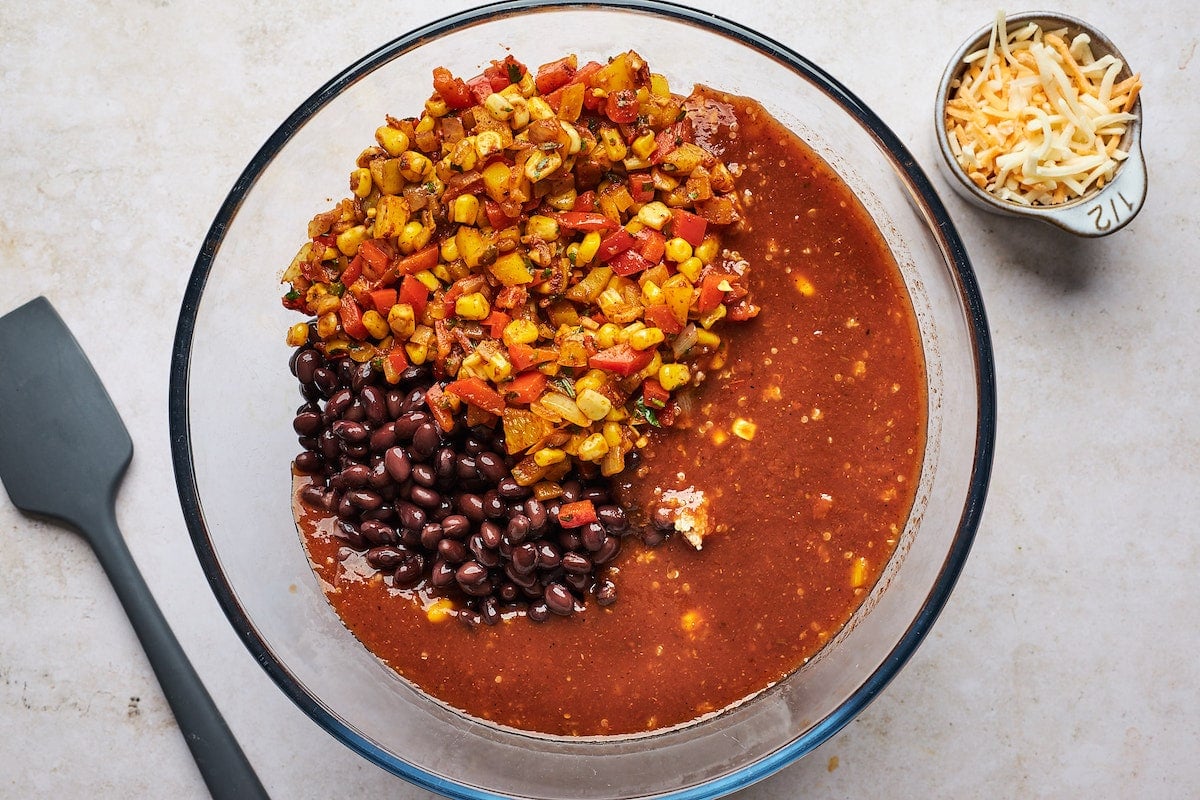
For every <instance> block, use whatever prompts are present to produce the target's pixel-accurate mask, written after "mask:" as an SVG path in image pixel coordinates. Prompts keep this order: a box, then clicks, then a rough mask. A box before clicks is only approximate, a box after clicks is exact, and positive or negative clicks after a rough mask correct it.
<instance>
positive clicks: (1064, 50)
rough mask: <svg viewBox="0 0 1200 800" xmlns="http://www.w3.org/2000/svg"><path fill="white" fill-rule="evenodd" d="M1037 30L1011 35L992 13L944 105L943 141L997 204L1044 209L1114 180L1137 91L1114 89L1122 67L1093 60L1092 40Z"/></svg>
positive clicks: (1135, 83)
mask: <svg viewBox="0 0 1200 800" xmlns="http://www.w3.org/2000/svg"><path fill="white" fill-rule="evenodd" d="M1066 35H1067V32H1066V30H1065V29H1063V30H1057V31H1043V30H1042V29H1041V27H1040V26H1038V25H1037V24H1036V23H1032V22H1031V23H1029V24H1026V25H1022V26H1020V27H1017V28H1014V29H1013V30H1008V28H1007V26H1006V25H1005V19H1004V12H1003V11H1001V12H1000V13H999V14H997V17H996V22H995V24H994V25H993V27H992V33H991V37H990V39H989V41H988V46H987V47H986V48H983V49H980V50H977V51H975V52H973V53H970V54H969V55H967V56H966V57H965V58H964V59H963V62H964V63H965V64H966V69H965V71H964V72H963V73H962V75H961V76H959V77H958V78H957V79H955V80H954V81H953V82H952V83H951V85H950V89H951V92H952V95H951V97H950V99H949V100H948V102H947V104H946V116H945V125H946V136H947V140H948V141H949V144H950V150H951V152H952V153H953V155H954V158H955V160H956V161H957V162H958V165H959V166H960V167H962V169H963V171H964V172H965V173H966V174H967V176H968V178H970V180H971V181H972V182H973V183H974V184H975V185H977V186H979V187H980V188H982V189H985V190H986V191H988V192H991V193H992V194H994V195H995V196H996V197H998V198H1001V199H1003V200H1010V201H1013V202H1016V203H1021V204H1023V205H1051V204H1056V203H1063V202H1066V201H1068V200H1074V199H1077V198H1079V197H1082V196H1083V195H1084V194H1086V193H1087V192H1089V191H1090V190H1092V189H1098V188H1100V187H1102V186H1104V184H1105V183H1107V182H1109V181H1111V180H1112V178H1113V175H1114V174H1115V173H1116V170H1117V168H1118V167H1119V166H1120V163H1121V162H1122V161H1124V160H1125V158H1126V157H1127V155H1128V154H1127V153H1126V152H1125V151H1123V150H1121V149H1120V143H1121V139H1122V137H1123V136H1124V135H1125V131H1126V129H1127V127H1128V124H1129V123H1130V122H1131V121H1133V120H1134V119H1135V118H1136V117H1135V116H1134V114H1132V113H1131V109H1132V108H1133V106H1134V103H1135V102H1137V97H1138V93H1139V92H1140V91H1141V88H1142V81H1141V76H1140V75H1132V76H1131V77H1128V78H1126V79H1124V80H1122V81H1120V82H1118V81H1117V78H1118V77H1119V75H1120V73H1121V70H1122V69H1123V68H1124V64H1123V63H1122V62H1121V60H1120V59H1118V58H1116V57H1115V56H1113V55H1111V54H1108V55H1104V56H1102V57H1101V58H1095V57H1094V56H1093V54H1092V50H1091V46H1090V45H1091V40H1090V38H1089V37H1088V36H1087V35H1086V34H1080V35H1078V36H1076V37H1074V39H1072V40H1071V42H1070V43H1068V42H1067V41H1066V39H1065V37H1066Z"/></svg>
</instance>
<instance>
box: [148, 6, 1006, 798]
mask: <svg viewBox="0 0 1200 800" xmlns="http://www.w3.org/2000/svg"><path fill="white" fill-rule="evenodd" d="M631 48H632V49H635V50H637V51H638V52H639V53H640V54H641V55H642V56H644V57H645V58H646V59H647V60H648V61H649V63H650V64H651V65H652V66H653V68H654V69H655V71H658V72H662V73H665V74H666V75H667V77H668V78H669V79H670V82H671V85H672V86H673V87H675V88H676V89H677V90H679V89H680V88H681V87H689V86H691V85H692V83H695V82H700V83H707V84H708V85H711V86H713V87H715V88H718V89H721V90H725V91H729V92H733V93H737V94H744V95H749V96H752V97H754V98H756V99H757V100H759V101H761V102H762V104H763V105H764V106H766V108H767V109H768V110H769V111H771V112H772V113H773V114H774V115H775V116H776V117H777V118H779V119H780V120H782V121H783V122H784V123H785V124H787V125H788V126H789V127H790V128H791V129H792V130H794V131H795V132H797V133H798V134H799V135H800V136H801V137H803V138H804V139H805V140H806V141H807V142H808V143H809V144H810V145H811V146H812V148H813V149H814V150H815V151H816V152H817V153H818V154H820V155H821V156H822V157H823V158H824V159H825V160H826V161H828V162H829V163H830V164H831V165H832V166H833V167H834V168H835V169H836V170H837V171H838V172H839V173H840V174H841V176H842V177H843V178H844V179H845V180H846V181H847V182H848V183H849V185H850V186H851V187H852V188H853V189H854V191H855V192H856V193H857V194H858V196H859V197H860V198H861V199H862V200H863V202H864V203H865V205H866V207H867V209H868V210H869V211H870V213H871V214H872V215H873V217H874V219H875V221H876V223H877V224H878V226H879V228H880V230H881V231H882V232H883V234H884V236H885V237H886V239H887V241H888V243H889V245H890V246H891V248H892V249H893V251H894V252H895V255H896V257H897V261H898V262H899V264H900V266H901V269H902V272H903V275H904V279H905V281H906V283H907V286H908V290H909V293H910V296H911V298H912V302H913V305H914V307H915V308H916V311H917V316H918V319H919V326H920V333H921V339H922V343H923V346H924V350H925V358H926V362H927V367H928V376H929V387H928V389H929V391H928V397H929V409H928V411H929V436H928V442H927V447H926V452H925V460H924V467H923V472H922V477H921V483H920V488H919V492H918V497H917V502H916V504H915V506H914V509H913V511H912V514H911V517H910V519H909V521H908V524H907V526H906V529H905V531H904V533H903V536H902V539H901V542H900V545H899V547H898V549H897V552H896V554H895V556H894V557H893V558H892V560H891V561H890V562H889V564H888V566H887V568H886V570H885V572H884V575H883V577H882V578H881V579H880V580H879V582H878V583H877V585H876V586H875V587H874V589H873V590H872V591H871V592H870V593H869V595H868V596H867V599H866V601H865V602H864V603H863V605H862V607H861V608H860V609H859V610H858V612H857V613H856V614H855V615H854V616H853V618H852V620H851V621H850V623H849V624H848V625H847V626H846V627H845V628H844V629H843V630H842V631H841V632H840V634H838V635H837V636H836V637H835V638H834V639H832V640H831V641H830V642H829V643H828V644H827V646H826V647H825V648H824V649H823V650H822V651H821V652H820V653H819V654H818V655H817V656H816V657H815V658H813V659H812V660H811V661H810V662H809V663H807V664H806V665H805V666H804V667H802V668H801V669H799V670H798V671H796V672H795V673H793V674H792V675H790V676H789V677H788V678H786V679H785V680H782V681H780V682H779V683H777V684H776V685H774V686H773V687H771V688H770V689H768V690H766V691H764V692H762V693H760V694H759V695H757V696H756V697H754V698H753V699H752V700H750V701H748V702H745V703H742V704H740V705H738V706H736V707H734V708H731V709H729V710H727V711H725V712H723V713H721V714H719V715H716V716H714V717H711V718H707V719H705V720H704V721H702V722H698V723H695V724H692V725H688V726H685V727H681V728H677V729H671V730H666V731H662V732H658V733H654V734H650V735H641V736H638V737H630V738H600V739H587V740H572V739H566V738H554V737H546V736H538V735H532V734H526V733H521V732H516V731H512V730H507V729H501V728H499V727H496V726H492V725H488V724H485V723H482V722H479V721H476V720H474V719H471V718H468V717H467V716H465V715H463V714H460V713H458V712H456V711H454V710H453V709H450V708H448V707H446V706H444V705H442V704H440V703H439V702H436V701H434V700H432V699H431V698H429V697H428V696H427V695H425V694H423V693H422V692H420V691H418V690H417V689H415V688H414V687H413V686H412V685H411V684H409V683H407V682H406V681H404V680H403V679H401V678H399V677H398V676H397V675H396V674H395V673H394V672H392V671H391V670H390V669H389V668H387V667H386V666H384V665H383V664H382V663H381V662H380V661H378V660H377V659H376V658H375V657H374V656H373V655H372V654H371V653H370V652H368V651H367V650H366V649H365V648H364V647H363V646H362V645H361V644H359V642H358V641H357V640H356V639H355V638H354V637H353V636H352V635H351V634H350V633H349V632H348V631H347V630H346V628H345V627H344V626H343V625H342V623H341V621H340V619H339V618H338V617H337V615H336V614H335V613H334V611H333V610H332V608H331V607H330V605H329V604H328V603H327V602H326V599H325V596H324V595H323V594H322V591H321V587H320V585H319V584H318V582H317V580H316V578H315V577H314V575H313V572H312V570H311V569H310V566H309V563H308V561H307V557H306V554H305V552H304V550H303V548H302V547H301V545H300V540H299V537H298V534H297V530H296V526H295V523H294V521H293V518H292V512H291V502H290V501H291V497H290V485H291V484H290V472H289V464H290V461H291V459H292V457H293V456H294V455H295V453H296V451H297V445H296V437H295V434H294V433H293V431H292V427H291V424H290V420H291V414H292V413H293V409H294V408H295V406H296V405H297V404H298V402H299V401H298V396H297V393H296V384H295V380H294V378H293V377H292V375H291V374H290V372H289V371H288V369H287V360H288V356H289V349H288V347H287V346H286V345H285V343H284V332H285V330H286V328H287V326H288V325H289V324H291V323H293V322H295V321H296V317H295V315H294V312H289V311H287V310H285V309H283V308H282V307H281V306H280V303H279V299H278V294H279V291H280V288H279V286H278V284H277V280H278V278H279V276H280V274H281V273H282V270H283V268H284V267H285V266H286V265H287V264H288V263H289V262H290V261H291V259H292V256H293V255H294V254H295V250H296V246H297V241H298V239H297V233H298V232H299V231H302V230H303V226H304V225H305V224H306V223H307V221H308V220H309V219H310V217H311V216H312V215H313V214H314V213H316V212H318V211H321V210H324V208H325V207H326V205H327V203H328V201H329V200H328V199H329V198H336V197H341V196H343V194H344V192H345V187H346V176H347V174H348V165H350V163H351V162H352V161H353V159H354V157H355V156H356V155H357V154H358V151H359V149H360V146H361V144H362V143H363V142H370V141H371V137H372V133H373V131H374V130H375V128H376V126H377V125H378V124H379V122H380V120H381V119H382V117H383V115H384V114H385V113H389V112H391V113H410V110H411V109H415V108H419V107H420V106H421V104H422V103H423V102H424V100H425V99H426V98H427V97H428V93H429V91H430V89H429V87H430V75H431V73H432V70H433V68H434V67H437V66H440V65H446V66H449V67H450V68H451V69H452V70H453V71H454V72H455V73H456V74H460V75H465V74H474V71H478V70H479V69H480V68H481V67H482V66H485V65H486V64H487V63H488V62H489V61H490V60H491V59H493V58H500V57H502V56H503V55H504V53H505V52H508V51H511V52H512V53H514V54H515V55H517V56H518V57H519V58H520V59H521V60H522V61H524V62H525V63H527V64H531V65H536V64H540V63H544V62H547V61H551V60H553V59H555V58H557V57H560V56H561V55H563V54H565V53H568V52H574V53H577V54H578V55H579V57H580V59H581V63H582V61H585V60H588V59H598V60H603V59H605V58H606V57H608V56H609V55H612V54H616V53H619V52H623V51H625V50H628V49H631ZM699 54H703V56H701V55H699ZM684 90H685V91H686V88H684ZM170 415H171V435H172V443H173V447H174V462H175V469H176V475H177V482H178V487H179V494H180V499H181V502H182V505H183V510H184V513H185V516H186V518H187V522H188V525H189V528H190V531H191V535H192V538H193V540H194V543H195V547H196V551H197V554H198V555H199V558H200V561H201V563H202V564H203V567H204V570H205V572H206V574H207V577H208V579H209V581H210V583H211V585H212V588H213V591H214V592H215V594H216V596H217V598H218V600H219V602H220V603H221V605H222V607H223V608H224V611H225V613H226V614H227V615H228V617H229V619H230V621H231V622H232V623H233V625H234V627H235V628H236V630H237V631H238V633H239V635H240V636H241V637H242V639H243V641H244V642H245V644H246V646H247V647H248V648H249V649H250V651H251V652H252V653H253V654H254V656H255V658H256V659H257V660H258V661H259V663H261V664H262V665H263V667H264V669H266V671H267V672H268V673H269V674H270V676H271V677H272V678H273V679H274V680H275V682H276V683H277V684H278V685H279V687H280V688H281V689H282V690H283V691H284V692H285V693H286V694H287V695H288V696H289V697H290V698H291V699H292V700H293V701H295V702H296V704H297V705H299V706H300V708H302V709H303V710H304V711H305V712H306V713H307V714H309V715H310V716H311V717H312V718H313V719H314V720H316V721H317V722H318V723H319V724H320V725H321V726H323V727H324V728H325V729H326V730H328V731H329V733H330V734H331V736H332V737H333V738H334V739H337V740H340V741H341V742H343V743H344V744H346V745H347V746H349V747H351V748H352V749H354V750H355V751H357V752H358V753H360V754H361V755H362V756H364V757H365V758H367V759H369V760H371V761H373V762H375V763H376V764H378V765H380V766H382V767H384V768H386V769H388V770H390V771H392V772H393V773H395V774H396V775H399V776H401V777H403V778H405V779H407V780H409V781H411V782H413V783H415V784H418V785H420V786H423V787H425V788H427V789H430V790H433V791H436V792H440V793H442V794H445V795H448V796H451V797H457V798H493V797H517V798H565V797H571V798H577V800H599V799H600V798H630V797H670V798H709V797H716V796H719V795H722V794H726V793H728V792H731V791H733V790H735V789H738V788H741V787H744V786H746V785H748V784H750V783H752V782H754V781H756V780H758V779H760V778H763V777H765V776H766V775H769V774H771V773H772V772H774V771H776V770H778V769H780V768H781V767H783V766H785V765H786V764H788V763H790V762H792V761H793V760H795V759H797V758H799V757H801V756H803V755H804V754H806V753H808V752H810V751H811V750H813V749H814V748H815V747H816V746H817V745H819V744H820V743H822V742H823V741H825V740H826V739H828V738H829V737H830V736H832V735H833V734H834V733H835V732H837V731H838V730H839V729H840V728H842V727H843V726H844V725H846V723H848V722H849V721H850V720H851V719H852V718H853V717H854V716H855V715H856V714H857V713H858V712H859V711H861V710H862V709H863V707H864V706H865V705H866V704H867V703H868V702H870V700H871V699H872V698H873V697H875V696H876V695H877V694H878V693H879V692H880V691H881V690H882V689H883V687H884V686H885V685H886V684H887V683H888V681H889V680H890V679H891V678H892V677H893V676H894V675H895V674H896V672H897V670H899V669H900V667H901V666H902V665H903V664H904V663H905V662H906V661H907V659H908V658H909V657H910V656H911V655H912V653H913V651H914V649H915V648H916V646H917V645H918V644H919V643H920V642H921V641H922V640H923V639H924V638H925V636H926V635H927V634H928V631H929V628H930V625H931V624H932V623H933V621H934V619H935V617H936V616H937V614H938V612H939V611H940V610H941V608H942V606H943V604H944V603H945V602H946V599H947V596H948V595H949V593H950V591H951V588H952V586H953V584H954V582H955V579H956V577H957V575H958V573H959V571H960V569H961V567H962V565H963V562H964V560H965V558H966V556H967V552H968V550H969V548H970V544H971V540H972V537H973V535H974V532H975V529H976V526H977V523H978V521H979V516H980V513H981V509H982V505H983V499H984V494H985V491H986V486H987V481H988V476H989V473H990V468H991V456H992V446H993V434H994V424H995V401H994V388H993V371H992V356H991V349H990V344H989V339H988V331H987V325H986V320H985V317H984V311H983V305H982V302H981V300H980V297H979V292H978V287H977V286H976V282H975V278H974V276H973V274H972V271H971V268H970V264H969V263H968V260H967V256H966V253H965V252H964V250H963V246H962V243H961V242H960V240H959V237H958V235H957V234H956V233H955V230H954V226H953V224H952V223H951V221H950V219H949V217H948V215H947V213H946V210H945V208H944V207H943V206H942V203H941V202H940V201H939V200H938V198H937V196H936V195H935V194H934V191H933V189H932V187H931V185H930V183H929V181H928V179H927V178H926V177H925V175H924V173H922V171H921V170H920V168H919V167H918V166H917V165H916V163H915V162H914V160H913V158H912V156H911V155H910V154H909V152H908V151H907V149H906V148H905V147H904V145H902V144H901V142H900V140H899V139H898V138H897V137H896V136H895V134H893V133H892V132H891V131H890V130H889V129H888V128H887V127H886V126H885V125H884V124H883V123H882V122H881V121H880V120H879V119H878V118H877V117H876V116H875V114H873V113H872V112H871V111H870V110H869V109H867V108H866V107H864V106H863V104H862V103H861V102H859V101H858V100H857V99H856V98H855V97H854V96H852V95H851V94H850V93H849V92H847V91H846V89H845V88H843V87H842V86H841V85H840V84H838V83H837V82H836V81H835V80H833V79H832V78H831V77H830V76H828V75H826V74H825V73H824V72H823V71H822V70H821V69H820V68H819V67H817V66H816V65H814V64H812V63H810V62H808V61H806V60H805V59H804V58H802V57H801V56H799V55H798V54H796V53H794V52H792V51H790V50H788V49H787V48H785V47H783V46H781V45H779V44H778V43H776V42H773V41H772V40H770V39H769V38H767V37H765V36H762V35H761V34H759V33H756V32H754V31H751V30H748V29H746V28H744V27H741V26H739V25H737V24H735V23H732V22H729V21H726V20H722V19H719V18H715V17H713V16H711V15H707V14H703V13H700V12H697V11H692V10H690V9H686V8H683V7H680V6H675V5H669V4H666V3H658V2H638V3H633V2H618V3H609V4H606V5H603V6H598V5H593V4H587V5H583V4H575V3H534V2H507V3H500V4H496V5H491V6H487V7H484V8H480V9H476V10H472V11H467V12H464V13H461V14H458V15H456V16H453V17H450V18H447V19H444V20H441V21H439V22H436V23H433V24H431V25H428V26H426V27H424V28H421V29H418V30H415V31H413V32H412V33H409V34H408V35H406V36H403V37H401V38H399V39H397V40H395V41H393V42H391V43H390V44H387V45H386V46H384V47H382V48H381V49H379V50H377V51H376V52H374V53H371V54H370V55H368V56H366V57H365V58H363V59H362V60H361V61H359V62H358V63H356V64H354V65H353V66H351V67H350V68H348V69H347V70H345V71H344V72H342V73H341V74H340V75H338V76H337V77H336V78H334V79H333V80H332V81H330V82H329V83H328V84H326V85H325V86H324V87H322V88H321V89H320V90H318V91H317V92H316V93H315V94H314V95H313V96H312V97H311V98H309V99H308V100H307V101H306V102H305V103H304V104H303V105H302V106H301V107H300V108H299V109H297V111H296V112H295V113H294V114H292V116H291V117H289V118H288V119H287V120H286V121H285V122H284V123H283V125H282V126H281V127H280V128H279V129H278V130H277V131H276V132H275V134H274V135H273V136H271V138H270V139H269V140H268V141H267V142H266V144H265V145H264V146H263V147H262V149H261V150H260V151H259V152H258V153H257V155H255V156H254V159H253V160H252V161H251V162H250V164H249V166H248V167H247V168H246V170H245V172H244V173H243V174H242V176H241V177H240V178H239V180H238V181H237V183H236V184H235V186H234V187H233V190H232V191H231V192H230V194H229V197H228V198H227V199H226V201H225V203H224V204H223V206H222V207H221V209H220V211H219V213H218V214H217V217H216V220H215V222H214V223H213V225H212V228H211V230H210V231H209V233H208V236H207V238H206V239H205V241H204V245H203V248H202V250H201V252H200V255H199V257H198V259H197V261H196V265H195V269H194V271H193V273H192V276H191V280H190V283H189V285H188V287H187V291H186V295H185V298H184V302H183V307H182V311H181V314H180V321H179V326H178V330H177V334H176V342H175V350H174V361H173V364H172V375H171V388H170ZM331 744H332V741H331Z"/></svg>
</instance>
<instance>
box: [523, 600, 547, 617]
mask: <svg viewBox="0 0 1200 800" xmlns="http://www.w3.org/2000/svg"><path fill="white" fill-rule="evenodd" d="M526 613H527V614H528V616H529V619H530V620H532V621H534V622H545V621H546V620H548V619H550V607H549V606H548V605H546V602H545V601H544V600H540V601H538V602H536V603H533V604H532V605H530V606H529V611H528V612H526Z"/></svg>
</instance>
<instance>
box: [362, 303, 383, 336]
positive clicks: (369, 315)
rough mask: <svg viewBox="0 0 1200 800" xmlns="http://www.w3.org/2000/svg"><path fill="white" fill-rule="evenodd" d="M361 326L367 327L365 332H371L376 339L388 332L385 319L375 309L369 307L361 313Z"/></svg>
mask: <svg viewBox="0 0 1200 800" xmlns="http://www.w3.org/2000/svg"><path fill="white" fill-rule="evenodd" d="M362 324H363V327H364V328H366V329H367V333H369V334H371V335H372V336H373V337H375V338H376V339H382V338H383V337H385V336H387V335H388V333H389V330H390V329H389V328H388V324H387V320H385V319H384V318H383V315H381V314H380V313H379V312H378V311H376V310H375V309H373V308H372V309H369V310H367V311H364V312H363V315H362Z"/></svg>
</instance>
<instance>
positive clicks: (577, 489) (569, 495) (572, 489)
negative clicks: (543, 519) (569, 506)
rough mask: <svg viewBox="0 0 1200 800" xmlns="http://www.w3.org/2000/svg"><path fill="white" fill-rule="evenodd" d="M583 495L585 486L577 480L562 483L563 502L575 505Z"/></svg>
mask: <svg viewBox="0 0 1200 800" xmlns="http://www.w3.org/2000/svg"><path fill="white" fill-rule="evenodd" d="M582 494H583V484H581V483H580V482H579V481H577V480H575V479H571V480H569V481H563V483H562V501H563V502H564V503H574V502H577V501H578V500H579V499H580V496H581V495H582Z"/></svg>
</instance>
